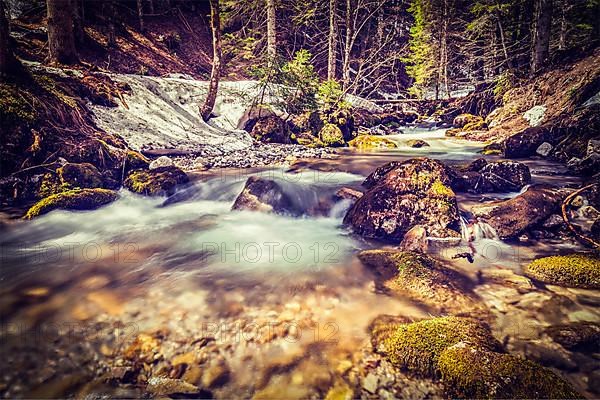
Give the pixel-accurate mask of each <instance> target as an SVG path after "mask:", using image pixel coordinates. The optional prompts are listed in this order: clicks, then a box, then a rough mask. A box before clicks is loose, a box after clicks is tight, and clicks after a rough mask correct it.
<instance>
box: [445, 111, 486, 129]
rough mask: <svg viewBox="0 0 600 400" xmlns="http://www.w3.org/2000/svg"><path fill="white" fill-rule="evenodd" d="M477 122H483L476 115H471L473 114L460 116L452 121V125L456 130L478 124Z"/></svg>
mask: <svg viewBox="0 0 600 400" xmlns="http://www.w3.org/2000/svg"><path fill="white" fill-rule="evenodd" d="M478 122H484V120H483V118H482V117H480V116H478V115H473V114H460V115H459V116H457V117H456V118H454V121H452V124H453V125H454V126H456V127H458V128H463V127H465V126H466V125H468V124H472V123H478Z"/></svg>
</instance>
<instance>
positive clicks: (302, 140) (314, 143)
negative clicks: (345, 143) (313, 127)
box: [290, 132, 325, 148]
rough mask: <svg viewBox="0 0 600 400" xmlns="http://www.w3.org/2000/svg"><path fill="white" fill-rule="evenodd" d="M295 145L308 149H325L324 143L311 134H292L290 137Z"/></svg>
mask: <svg viewBox="0 0 600 400" xmlns="http://www.w3.org/2000/svg"><path fill="white" fill-rule="evenodd" d="M290 139H292V142H293V143H297V144H300V145H302V146H307V147H313V148H314V147H324V146H325V145H324V144H323V142H322V141H321V140H320V139H319V138H318V137H316V136H314V135H313V134H311V133H310V132H302V133H292V134H291V135H290Z"/></svg>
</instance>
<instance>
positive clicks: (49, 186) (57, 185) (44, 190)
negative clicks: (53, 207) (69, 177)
mask: <svg viewBox="0 0 600 400" xmlns="http://www.w3.org/2000/svg"><path fill="white" fill-rule="evenodd" d="M71 189H73V187H72V186H71V185H69V184H68V183H63V182H61V180H60V177H59V176H58V175H56V174H55V173H52V172H49V173H47V174H45V175H44V176H43V177H42V179H41V181H40V187H39V189H38V192H37V197H38V198H44V197H48V196H52V195H53V194H57V193H61V192H65V191H67V190H71Z"/></svg>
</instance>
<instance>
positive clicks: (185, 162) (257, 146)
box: [172, 142, 335, 171]
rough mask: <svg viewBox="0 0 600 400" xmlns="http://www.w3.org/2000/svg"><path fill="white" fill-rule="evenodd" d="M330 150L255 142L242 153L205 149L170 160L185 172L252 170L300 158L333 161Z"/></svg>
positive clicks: (207, 147)
mask: <svg viewBox="0 0 600 400" xmlns="http://www.w3.org/2000/svg"><path fill="white" fill-rule="evenodd" d="M334 156H335V150H334V149H331V148H310V147H306V146H302V145H296V144H279V143H259V142H255V143H253V144H252V145H251V146H250V147H248V148H246V149H243V150H232V151H224V150H222V149H219V148H217V147H212V146H206V147H204V148H203V149H202V150H200V151H198V152H194V153H190V154H189V155H180V156H174V157H172V159H173V162H174V163H175V165H176V166H177V167H179V168H181V169H182V170H184V171H190V170H201V169H211V168H254V167H266V166H281V165H290V164H292V163H293V162H294V161H295V160H296V159H299V158H333V157H334Z"/></svg>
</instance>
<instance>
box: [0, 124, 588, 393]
mask: <svg viewBox="0 0 600 400" xmlns="http://www.w3.org/2000/svg"><path fill="white" fill-rule="evenodd" d="M407 137H411V138H412V137H422V138H425V139H426V140H428V141H429V142H430V144H431V147H429V148H423V149H409V148H406V147H403V146H402V143H403V142H404V140H405V139H406V138H407ZM392 139H393V140H396V141H397V142H398V143H399V144H400V145H401V146H400V147H399V149H397V150H395V151H380V152H371V153H358V152H352V151H349V150H346V151H343V152H342V153H341V155H340V157H338V158H336V159H333V160H321V161H310V162H299V163H297V164H296V165H295V166H294V168H292V171H290V172H285V171H284V170H282V169H271V170H253V171H214V172H210V173H202V174H200V173H199V174H197V176H196V178H197V179H196V181H195V182H194V184H193V185H191V186H190V187H188V188H185V189H183V190H182V191H181V192H179V193H178V194H176V195H175V196H174V197H172V198H171V199H168V200H166V201H165V199H148V198H142V197H138V196H134V195H132V194H130V193H127V192H123V193H122V197H121V198H120V199H119V200H118V201H116V202H115V203H113V204H111V205H109V206H107V207H105V208H102V209H100V210H96V211H92V212H66V211H57V212H53V213H50V214H48V215H46V216H43V217H41V218H39V219H37V220H34V221H31V222H24V221H13V222H11V223H10V224H9V225H8V226H7V227H6V228H5V229H4V231H3V232H2V239H1V245H2V249H3V259H2V271H1V276H0V279H1V282H2V284H1V288H0V294H1V297H0V299H1V300H0V313H1V315H2V323H3V324H2V331H1V334H2V346H1V349H0V351H1V353H2V354H0V359H2V360H4V361H3V363H2V374H1V376H0V393H1V394H2V396H3V397H42V396H50V397H66V396H67V397H68V396H77V397H83V396H86V395H91V394H94V395H100V394H102V395H104V394H106V395H109V396H114V397H138V396H141V395H143V394H144V393H145V392H146V390H147V382H148V381H149V380H150V381H151V382H152V377H156V376H166V377H171V378H182V379H185V380H188V381H194V382H196V381H201V382H203V384H202V386H203V387H205V388H208V389H209V390H210V393H208V392H203V395H204V396H208V395H211V396H215V397H217V398H231V397H236V398H237V397H253V396H256V397H261V396H262V397H270V398H273V397H279V398H282V397H285V398H308V397H309V398H322V397H324V396H325V395H326V393H327V392H328V390H329V389H330V388H331V387H335V386H339V385H340V384H341V382H343V381H345V382H347V383H349V384H351V385H353V386H356V387H357V388H360V387H364V386H365V383H364V381H365V376H366V375H368V374H369V371H372V373H375V372H376V373H377V374H379V375H378V379H379V381H378V382H379V386H380V387H396V389H397V390H398V391H397V392H396V395H400V396H405V397H436V396H439V395H440V394H441V392H440V391H439V387H438V386H439V385H436V384H435V383H432V382H429V381H427V380H417V379H413V378H407V377H400V376H399V375H398V376H394V375H393V373H391V374H392V375H391V376H388V375H389V374H388V375H385V376H384V372H385V373H387V372H386V371H383V372H382V365H384V364H382V363H381V361H380V360H378V359H375V358H373V357H374V356H372V355H370V354H369V352H368V335H367V326H368V324H369V322H370V321H371V320H372V319H373V318H374V317H376V316H377V315H380V314H392V315H400V316H403V317H406V318H409V319H421V318H426V317H428V316H430V315H431V314H430V310H426V309H424V308H423V307H421V306H419V305H418V304H415V303H412V302H410V301H409V300H408V299H401V298H400V299H399V298H392V297H389V296H386V295H383V294H381V293H378V292H377V291H376V289H375V287H374V285H373V277H372V275H371V274H370V272H369V271H368V270H367V269H365V268H364V267H363V266H362V265H361V264H360V262H358V261H357V260H356V257H355V254H356V252H357V251H358V250H360V249H363V248H369V247H374V246H381V244H377V243H373V242H366V241H364V240H362V239H360V238H358V237H355V236H353V235H351V234H350V232H348V231H347V230H345V229H344V228H343V227H342V226H341V218H342V217H343V215H344V212H345V210H346V209H347V207H348V204H347V203H345V202H340V203H338V204H334V205H332V206H331V205H330V207H326V212H321V213H320V215H323V214H324V215H323V216H320V217H301V218H292V217H286V216H276V215H266V214H261V213H253V212H245V211H242V212H239V211H236V212H232V211H230V208H231V204H232V203H233V200H234V199H235V197H236V196H237V194H238V193H239V192H240V191H241V188H242V186H243V184H244V182H245V179H246V178H247V176H249V175H256V174H260V175H262V176H266V177H269V178H273V179H276V180H278V181H279V182H280V183H281V184H282V185H283V187H284V189H285V191H286V192H287V193H288V194H290V195H291V196H293V198H294V199H295V200H296V201H297V202H298V204H302V205H303V207H304V208H305V209H306V210H309V209H319V207H320V205H321V204H322V201H323V199H326V198H329V197H330V195H331V194H332V193H334V192H335V191H336V190H337V189H339V188H341V187H344V186H358V185H359V184H360V182H361V181H362V180H363V179H364V177H365V176H366V175H367V174H368V173H370V172H371V171H372V170H373V169H375V168H376V167H378V166H380V165H382V164H384V163H385V162H388V161H392V160H398V159H405V158H410V157H414V156H425V155H427V156H431V157H433V158H439V159H443V160H445V161H446V162H448V163H451V164H458V163H465V162H467V161H469V160H471V159H474V158H476V157H477V150H478V149H479V148H480V145H479V144H473V143H468V142H454V141H449V140H447V139H445V138H443V132H441V133H440V131H432V132H425V131H417V132H408V135H404V136H397V137H396V136H395V137H392ZM528 164H530V167H531V168H532V171H533V175H534V183H537V182H551V183H558V184H561V185H573V184H577V183H578V182H577V179H575V178H568V177H565V175H563V174H562V173H561V171H560V170H559V168H560V167H558V166H557V165H553V164H551V163H548V162H540V161H528ZM557 172H558V173H560V174H559V175H555V173H557ZM514 195H515V193H506V194H497V195H494V196H488V195H486V196H485V199H486V200H491V199H494V198H502V197H510V196H514ZM481 198H482V196H475V195H461V196H460V197H459V203H460V204H461V207H462V208H463V209H464V210H465V211H467V210H468V208H469V205H470V204H473V203H474V202H478V201H480V200H481ZM321 208H322V207H321ZM464 245H466V244H464ZM472 245H473V246H475V247H476V248H477V250H478V251H477V254H478V255H477V256H476V259H475V263H473V264H469V263H467V262H466V261H464V260H463V261H457V260H452V258H451V257H452V255H453V254H455V253H456V252H458V251H459V249H456V248H452V249H448V248H444V247H437V248H435V247H434V248H433V249H432V252H433V253H434V254H435V255H436V256H437V257H439V258H441V259H443V260H444V261H445V262H446V263H448V265H451V266H452V267H454V268H456V269H458V270H461V271H462V272H464V273H465V274H466V275H467V276H470V277H471V278H472V279H473V281H474V282H476V284H477V286H476V292H477V293H478V294H479V296H480V297H481V298H482V301H483V302H484V303H485V304H486V306H488V307H489V308H490V309H491V310H492V313H493V315H494V316H495V317H496V318H495V321H494V322H493V323H492V328H493V331H494V333H495V335H496V336H497V338H498V339H500V340H502V341H504V342H505V343H506V345H507V349H508V350H509V351H511V352H513V353H515V354H521V355H524V356H527V357H528V358H530V359H534V360H536V361H539V362H541V363H543V364H544V365H547V366H550V367H553V368H555V370H556V371H557V372H559V373H560V374H562V375H563V376H565V377H566V378H567V379H569V380H570V381H571V382H572V383H573V384H574V385H575V386H576V387H577V388H578V389H579V390H580V391H581V392H582V393H584V394H586V395H587V396H589V397H593V396H594V395H593V394H592V393H591V392H589V391H588V390H587V388H588V381H590V380H591V379H593V376H594V374H598V362H597V359H596V358H594V355H590V354H582V353H571V352H568V351H566V350H565V349H563V348H562V347H560V346H559V345H557V344H555V343H553V342H552V341H551V340H550V339H549V338H548V337H547V336H545V335H544V334H543V333H542V330H543V328H544V327H546V326H548V325H551V324H557V323H564V322H568V321H582V320H583V321H596V322H597V321H599V320H600V311H599V309H598V307H597V304H599V303H600V293H598V291H584V290H575V289H564V288H558V287H552V286H546V287H536V286H533V285H532V284H531V282H530V281H529V280H527V279H525V278H523V277H522V276H521V268H522V266H523V265H526V263H527V262H529V261H530V260H531V259H533V258H535V257H538V256H540V255H547V254H553V253H556V252H559V251H570V250H574V249H577V248H578V246H577V245H576V244H573V243H564V242H560V241H546V242H526V243H502V242H499V241H497V240H494V239H492V238H490V235H481V237H480V238H479V240H478V241H477V242H476V243H473V244H472ZM373 371H375V372H373ZM386 382H387V383H386ZM388 389H389V393H393V390H392V389H391V388H388ZM365 390H366V389H364V390H362V392H355V393H354V395H355V397H361V396H363V397H365V396H366V397H368V396H372V395H369V394H368V393H367V392H366V391H365ZM385 393H388V392H380V393H379V395H382V394H385Z"/></svg>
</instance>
